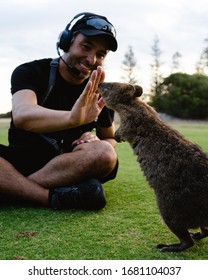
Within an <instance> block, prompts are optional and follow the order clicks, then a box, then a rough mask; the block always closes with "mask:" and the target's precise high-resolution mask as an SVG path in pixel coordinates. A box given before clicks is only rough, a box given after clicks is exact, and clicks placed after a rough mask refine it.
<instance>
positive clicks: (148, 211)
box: [0, 124, 208, 260]
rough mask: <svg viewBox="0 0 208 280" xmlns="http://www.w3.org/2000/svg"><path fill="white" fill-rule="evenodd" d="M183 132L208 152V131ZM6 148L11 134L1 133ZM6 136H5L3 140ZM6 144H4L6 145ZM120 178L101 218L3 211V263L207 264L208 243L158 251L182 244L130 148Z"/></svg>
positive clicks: (122, 147)
mask: <svg viewBox="0 0 208 280" xmlns="http://www.w3.org/2000/svg"><path fill="white" fill-rule="evenodd" d="M175 127H176V128H177V129H178V130H179V131H180V132H182V133H183V134H184V135H186V136H187V137H188V138H189V139H191V140H192V141H194V142H196V143H198V144H200V145H201V146H202V147H203V148H204V149H205V150H206V151H208V141H207V139H208V124H207V125H191V124H187V125H177V126H175ZM0 132H1V134H0V136H1V143H3V142H4V143H6V137H5V136H4V138H2V135H4V134H5V135H6V130H3V129H1V128H0ZM2 133H3V134H2ZM2 139H4V140H2ZM117 151H118V155H119V161H120V165H119V172H118V176H117V178H116V179H115V180H114V181H110V182H107V183H106V184H104V189H105V192H106V196H107V205H106V207H105V208H104V209H103V210H102V211H99V212H84V211H77V212H76V211H52V210H50V209H44V208H31V207H24V206H18V207H14V206H10V207H4V208H0V248H1V250H0V259H5V260H11V259H28V260H41V259H42V260H46V259H49V260H67V259H71V260H80V259H83V260H99V259H103V260H131V259H132V260H133V259H134V260H202V259H204V260H205V259H207V254H208V239H203V240H201V241H199V242H196V244H195V246H193V247H192V248H189V249H188V250H187V251H184V252H181V253H161V252H159V251H157V250H156V248H155V247H156V245H157V244H158V243H161V242H178V240H177V238H176V237H175V236H174V235H173V234H172V233H171V232H170V231H169V230H168V228H167V227H166V226H165V225H164V223H163V221H162V219H161V217H160V215H159V211H158V208H157V205H156V201H155V197H154V193H153V190H152V189H151V188H150V187H149V186H148V184H147V182H146V180H145V178H144V176H143V174H142V172H141V171H140V168H139V165H138V164H137V162H136V157H135V156H134V155H133V152H132V150H131V148H130V147H129V145H128V144H127V143H122V144H118V146H117Z"/></svg>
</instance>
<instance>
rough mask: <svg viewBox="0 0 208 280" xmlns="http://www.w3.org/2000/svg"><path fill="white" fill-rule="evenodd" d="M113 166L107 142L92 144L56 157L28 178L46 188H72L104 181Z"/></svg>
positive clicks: (111, 150) (85, 144)
mask: <svg viewBox="0 0 208 280" xmlns="http://www.w3.org/2000/svg"><path fill="white" fill-rule="evenodd" d="M116 162H117V155H116V152H115V150H114V148H113V147H112V146H111V145H110V144H109V143H108V142H106V141H95V142H90V143H84V144H81V145H79V146H77V147H76V148H75V149H74V150H73V152H71V153H65V154H61V155H59V156H56V157H55V158H53V159H52V160H51V161H50V162H48V163H47V164H46V165H45V166H44V167H43V168H41V169H40V170H39V171H37V172H35V173H33V174H31V175H30V176H29V177H28V178H29V179H30V180H32V181H34V182H36V183H37V184H39V185H41V186H43V187H45V188H53V187H60V186H67V185H74V184H77V183H80V182H83V181H85V180H87V179H90V178H103V177H105V176H106V175H108V174H109V173H110V172H111V171H112V170H113V169H114V168H115V166H116Z"/></svg>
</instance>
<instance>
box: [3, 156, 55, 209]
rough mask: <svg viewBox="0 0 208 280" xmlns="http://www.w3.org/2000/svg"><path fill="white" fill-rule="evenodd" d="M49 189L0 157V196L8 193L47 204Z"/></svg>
mask: <svg viewBox="0 0 208 280" xmlns="http://www.w3.org/2000/svg"><path fill="white" fill-rule="evenodd" d="M48 193H49V191H48V190H47V189H45V188H43V187H41V186H40V185H38V184H37V183H35V182H33V181H31V180H29V179H27V178H26V177H24V176H23V175H22V174H21V173H19V172H18V171H17V170H16V169H15V168H14V167H13V166H12V165H11V164H10V163H9V162H8V161H6V160H5V159H3V158H1V157H0V196H1V194H3V195H9V196H13V197H18V198H20V199H24V200H27V201H31V202H35V203H38V204H40V205H43V206H49V202H48Z"/></svg>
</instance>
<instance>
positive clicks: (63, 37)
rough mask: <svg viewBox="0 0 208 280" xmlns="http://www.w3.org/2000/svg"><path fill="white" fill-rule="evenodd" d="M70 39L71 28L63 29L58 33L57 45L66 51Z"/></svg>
mask: <svg viewBox="0 0 208 280" xmlns="http://www.w3.org/2000/svg"><path fill="white" fill-rule="evenodd" d="M71 40H72V32H71V30H67V29H65V30H64V31H63V32H61V34H60V35H59V39H58V42H57V46H58V47H59V48H60V49H61V50H63V51H64V52H67V51H68V49H69V47H70V44H71Z"/></svg>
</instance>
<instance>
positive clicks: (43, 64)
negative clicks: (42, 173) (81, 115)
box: [9, 58, 114, 150]
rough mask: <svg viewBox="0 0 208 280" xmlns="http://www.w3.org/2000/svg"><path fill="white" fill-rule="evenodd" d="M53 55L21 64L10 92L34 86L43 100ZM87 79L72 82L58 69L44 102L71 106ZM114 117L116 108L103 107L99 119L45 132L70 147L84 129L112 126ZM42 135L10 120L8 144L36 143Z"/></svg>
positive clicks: (65, 107) (53, 106) (51, 105)
mask: <svg viewBox="0 0 208 280" xmlns="http://www.w3.org/2000/svg"><path fill="white" fill-rule="evenodd" d="M51 61H52V59H51V58H48V59H41V60H35V61H32V62H28V63H25V64H22V65H20V66H18V67H17V68H16V69H15V70H14V72H13V73H12V77H11V93H12V94H14V93H15V92H17V91H19V90H22V89H31V90H33V91H34V92H35V93H36V95H37V100H38V104H40V105H41V102H42V101H43V100H44V98H45V96H46V94H47V87H48V82H49V74H50V63H51ZM87 81H88V80H86V81H85V82H84V83H83V84H81V85H73V84H70V83H68V82H67V81H65V80H64V79H63V78H62V76H61V75H60V73H59V71H58V69H57V74H56V82H55V85H54V87H53V90H52V91H51V93H50V95H49V96H48V98H47V99H46V101H45V102H44V105H43V106H44V107H46V108H50V109H54V110H69V111H70V110H71V108H72V107H73V105H74V103H75V102H76V100H77V98H78V97H79V96H80V94H81V93H82V91H83V89H84V88H85V86H86V83H87ZM113 119H114V112H113V111H112V110H109V109H108V108H106V107H104V108H103V110H102V112H101V113H100V115H99V116H98V119H97V121H94V122H91V123H89V124H87V125H83V126H79V127H76V128H71V129H66V130H62V131H57V132H51V133H45V134H44V137H48V138H50V139H55V140H56V141H57V143H58V144H60V143H62V146H63V148H64V149H65V150H67V149H68V148H67V147H68V146H70V145H71V143H72V142H73V141H74V140H75V139H78V138H79V137H80V136H81V135H82V134H83V133H84V132H86V131H92V130H93V129H94V128H96V127H98V126H99V127H110V126H111V125H112V122H113ZM42 138H43V134H39V133H33V132H28V131H24V130H21V129H18V128H16V127H15V126H14V123H13V121H11V126H10V129H9V144H10V145H18V146H23V145H24V146H25V145H31V144H37V143H38V142H37V141H38V140H40V139H42Z"/></svg>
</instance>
